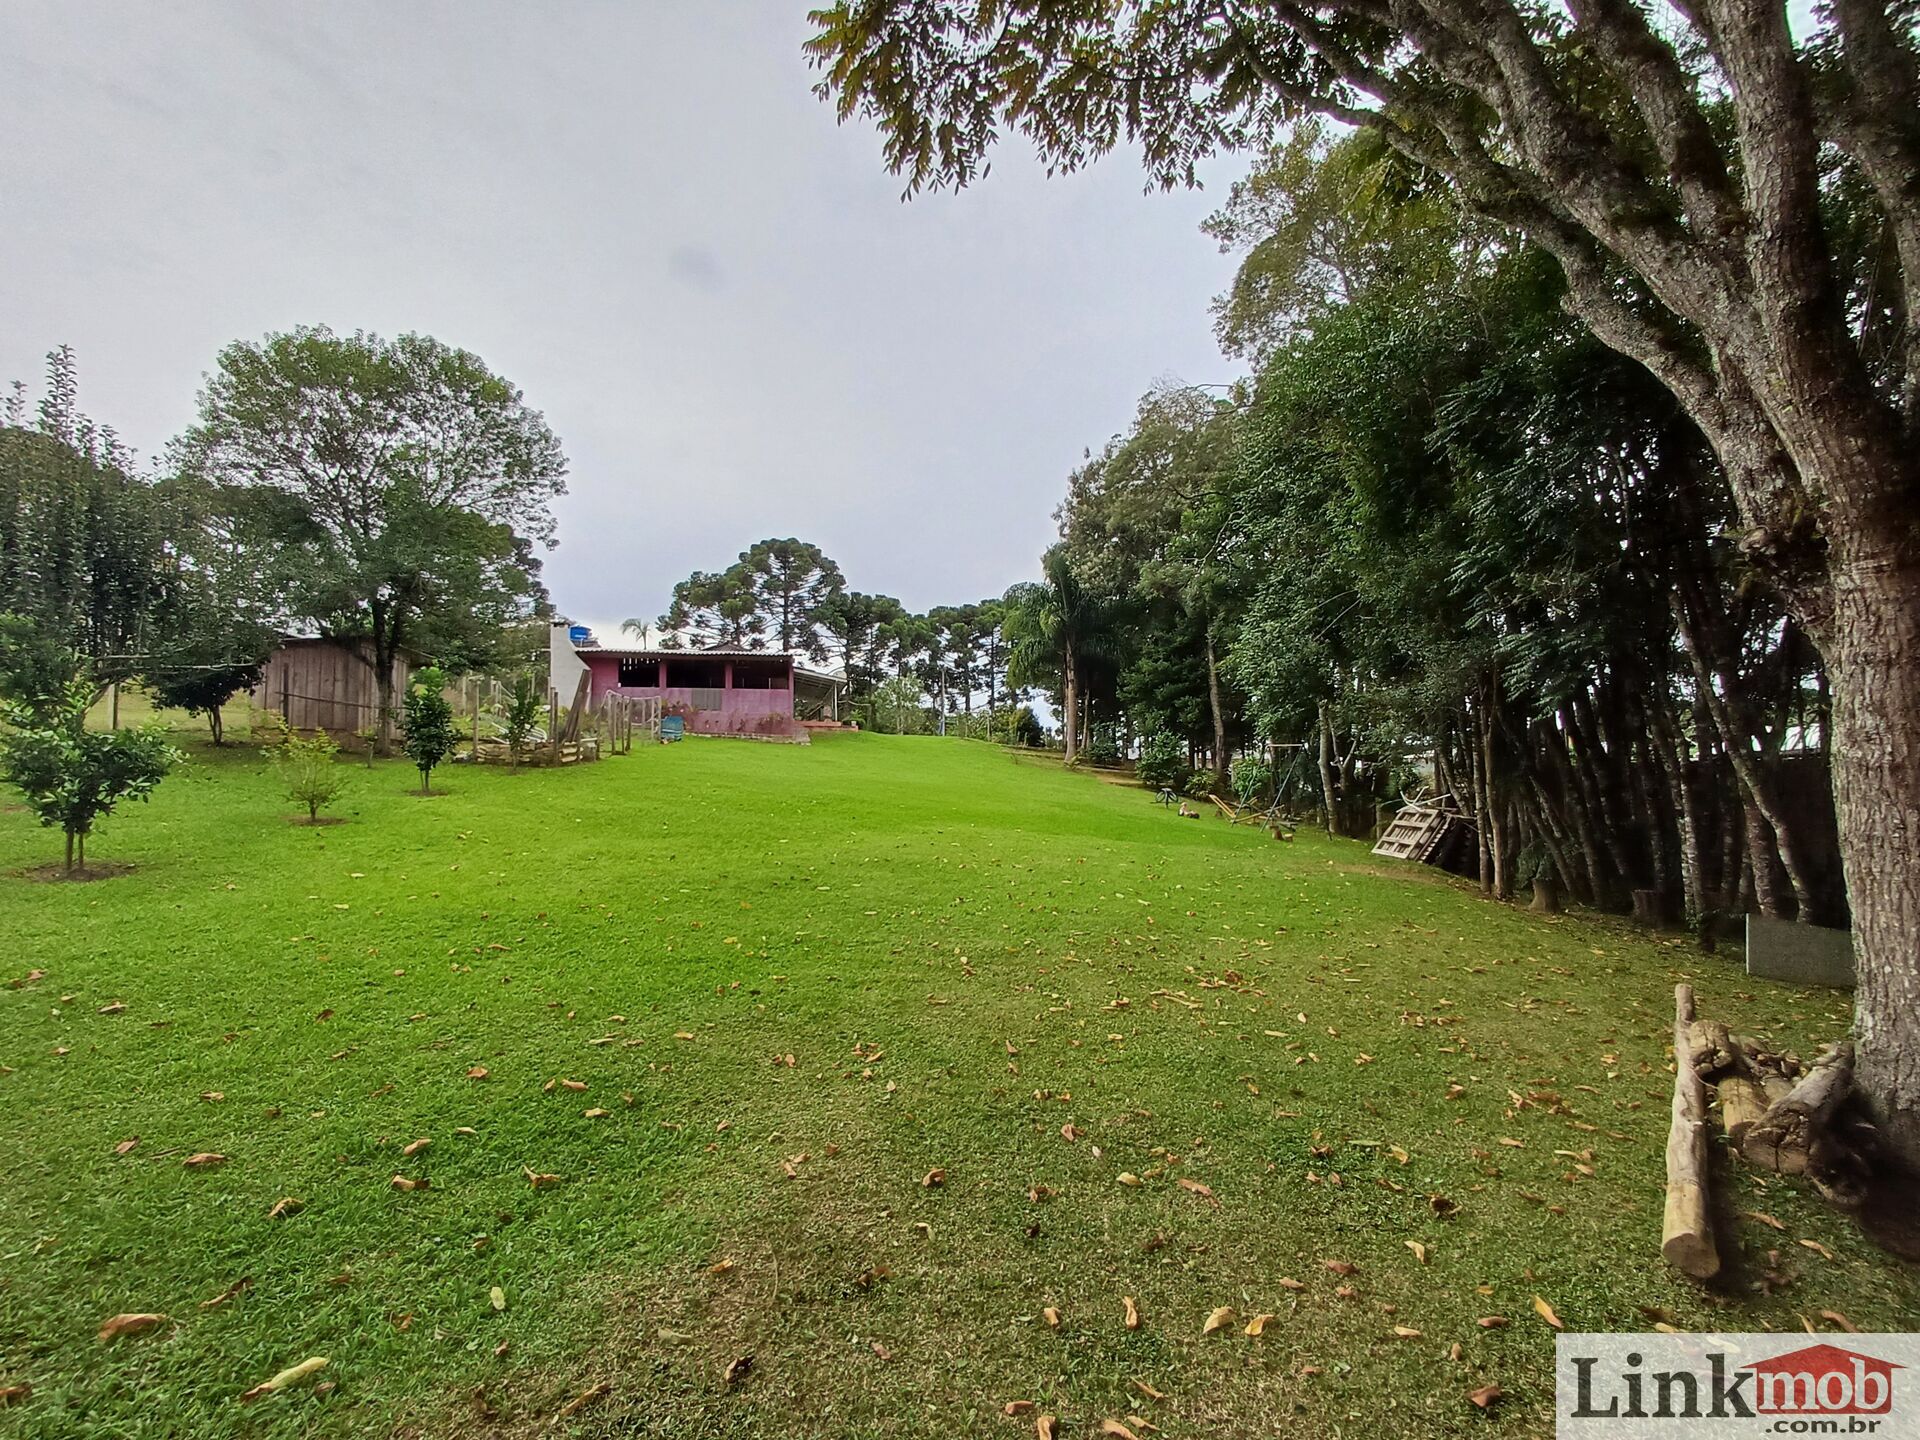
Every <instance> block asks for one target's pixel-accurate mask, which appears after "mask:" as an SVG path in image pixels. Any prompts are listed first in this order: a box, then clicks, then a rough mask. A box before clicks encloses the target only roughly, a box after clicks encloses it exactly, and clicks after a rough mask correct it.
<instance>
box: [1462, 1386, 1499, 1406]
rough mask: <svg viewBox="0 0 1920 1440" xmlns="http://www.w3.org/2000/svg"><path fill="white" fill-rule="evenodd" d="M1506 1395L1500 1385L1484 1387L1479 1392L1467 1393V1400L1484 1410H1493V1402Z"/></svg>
mask: <svg viewBox="0 0 1920 1440" xmlns="http://www.w3.org/2000/svg"><path fill="white" fill-rule="evenodd" d="M1505 1393H1506V1392H1505V1391H1504V1390H1502V1389H1501V1388H1500V1387H1499V1386H1498V1385H1482V1386H1481V1387H1480V1388H1479V1389H1478V1390H1469V1391H1468V1392H1467V1399H1469V1400H1471V1401H1472V1402H1473V1403H1474V1404H1476V1405H1478V1406H1479V1407H1480V1408H1481V1409H1482V1410H1490V1409H1492V1408H1493V1402H1494V1401H1496V1400H1498V1399H1499V1398H1500V1397H1501V1396H1502V1395H1504V1394H1505Z"/></svg>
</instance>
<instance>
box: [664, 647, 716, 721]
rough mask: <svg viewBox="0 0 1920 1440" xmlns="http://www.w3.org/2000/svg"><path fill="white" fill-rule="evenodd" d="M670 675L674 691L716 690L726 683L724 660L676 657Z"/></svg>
mask: <svg viewBox="0 0 1920 1440" xmlns="http://www.w3.org/2000/svg"><path fill="white" fill-rule="evenodd" d="M670 673H671V675H672V677H673V688H674V689H676V690H718V689H720V688H721V686H723V685H725V684H726V683H727V666H726V662H725V661H724V660H696V659H692V658H689V659H686V660H681V659H679V658H678V657H676V658H675V659H674V662H673V669H672V671H671V672H670ZM714 708H715V709H718V708H719V707H718V706H715V707H714Z"/></svg>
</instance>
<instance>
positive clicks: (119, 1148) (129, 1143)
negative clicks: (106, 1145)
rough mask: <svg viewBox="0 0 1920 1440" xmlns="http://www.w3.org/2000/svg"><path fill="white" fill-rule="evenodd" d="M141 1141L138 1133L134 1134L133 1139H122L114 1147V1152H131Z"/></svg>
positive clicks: (124, 1153) (118, 1153)
mask: <svg viewBox="0 0 1920 1440" xmlns="http://www.w3.org/2000/svg"><path fill="white" fill-rule="evenodd" d="M139 1143H140V1137H139V1136H138V1135H136V1136H134V1137H133V1138H132V1139H131V1140H122V1141H121V1142H120V1143H119V1144H118V1145H116V1146H114V1147H113V1153H114V1154H116V1155H127V1154H131V1153H132V1151H133V1147H134V1146H136V1145H138V1144H139Z"/></svg>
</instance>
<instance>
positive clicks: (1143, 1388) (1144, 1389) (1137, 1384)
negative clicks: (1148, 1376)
mask: <svg viewBox="0 0 1920 1440" xmlns="http://www.w3.org/2000/svg"><path fill="white" fill-rule="evenodd" d="M1127 1383H1128V1384H1129V1385H1131V1386H1133V1388H1134V1389H1136V1390H1138V1391H1139V1392H1140V1393H1141V1394H1142V1395H1144V1396H1146V1397H1147V1398H1148V1399H1149V1400H1164V1399H1166V1398H1167V1397H1166V1396H1165V1395H1164V1394H1163V1393H1161V1392H1160V1391H1158V1390H1156V1389H1154V1388H1153V1386H1151V1385H1149V1384H1148V1383H1147V1382H1146V1381H1144V1380H1129V1381H1127Z"/></svg>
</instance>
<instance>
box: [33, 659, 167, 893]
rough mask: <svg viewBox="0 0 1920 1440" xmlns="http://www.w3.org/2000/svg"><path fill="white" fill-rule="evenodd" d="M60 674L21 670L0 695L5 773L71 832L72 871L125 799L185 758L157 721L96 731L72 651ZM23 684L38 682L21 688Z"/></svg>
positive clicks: (45, 818) (40, 810) (51, 821)
mask: <svg viewBox="0 0 1920 1440" xmlns="http://www.w3.org/2000/svg"><path fill="white" fill-rule="evenodd" d="M62 668H63V669H64V671H65V673H64V674H63V675H60V676H58V677H51V676H49V675H48V674H47V673H46V672H45V671H44V670H42V671H40V672H39V673H32V672H30V671H28V670H27V669H26V668H24V667H22V668H15V669H12V670H11V673H10V674H9V676H8V685H9V688H8V690H7V691H6V693H5V694H3V695H0V779H4V780H5V781H6V783H8V784H10V785H13V786H15V787H16V788H17V789H18V790H19V791H20V793H21V795H22V797H23V798H24V799H25V800H26V802H27V806H28V808H29V809H31V810H32V811H33V812H34V814H35V815H37V816H38V817H39V819H40V823H41V824H42V825H45V826H48V827H49V828H51V827H54V826H58V827H59V828H60V830H61V832H62V833H63V834H64V835H65V837H66V846H67V849H66V871H67V873H68V874H74V873H77V872H79V871H82V870H84V869H85V868H86V862H87V837H88V836H89V835H91V834H92V833H93V830H94V827H95V826H96V825H97V824H98V823H99V822H100V820H101V819H102V818H103V817H105V816H107V815H110V814H112V813H113V811H114V809H115V808H116V807H117V806H118V805H119V804H120V802H121V801H123V800H144V799H146V798H147V797H148V796H149V795H150V794H152V792H153V789H154V787H155V786H157V785H158V784H159V783H160V782H161V780H163V779H164V778H166V774H167V771H168V770H169V769H171V768H172V766H173V764H174V762H175V761H177V760H178V759H179V752H177V751H176V750H175V749H174V748H173V747H172V746H171V745H170V744H168V743H167V738H166V735H165V734H164V732H162V731H161V729H160V728H159V727H158V726H156V725H151V724H150V725H147V726H143V727H141V728H139V729H122V730H106V731H98V730H88V729H87V725H86V720H87V708H88V706H89V705H91V704H92V702H93V686H92V684H91V682H90V681H89V680H87V679H85V678H82V672H83V670H84V666H83V664H82V662H81V660H80V657H79V656H78V655H77V654H74V653H73V652H67V655H66V663H65V665H64V667H62ZM23 682H25V683H27V684H28V685H30V687H31V688H24V689H16V688H12V687H14V686H17V685H20V684H22V683H23Z"/></svg>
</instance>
